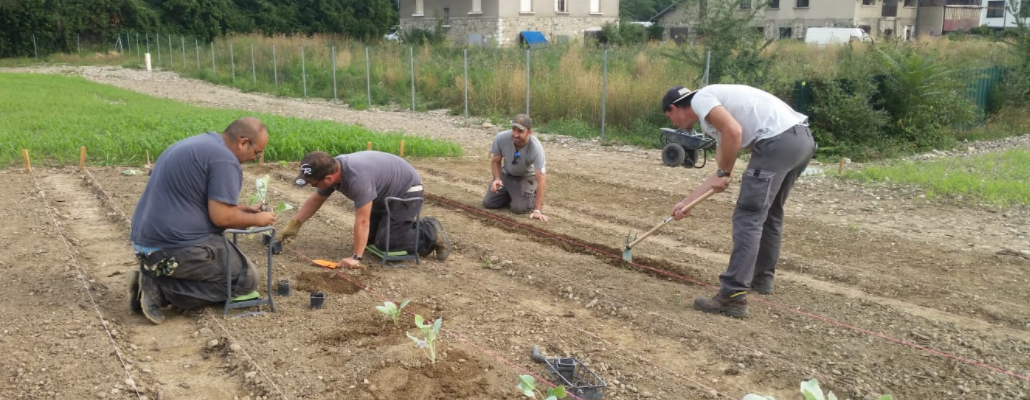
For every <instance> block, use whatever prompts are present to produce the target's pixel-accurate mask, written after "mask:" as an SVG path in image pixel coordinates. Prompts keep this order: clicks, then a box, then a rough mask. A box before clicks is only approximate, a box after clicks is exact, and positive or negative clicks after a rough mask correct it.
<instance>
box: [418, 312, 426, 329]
mask: <svg viewBox="0 0 1030 400" xmlns="http://www.w3.org/2000/svg"><path fill="white" fill-rule="evenodd" d="M415 326H417V327H419V329H421V328H425V326H426V324H425V320H423V319H422V316H421V315H419V314H415Z"/></svg>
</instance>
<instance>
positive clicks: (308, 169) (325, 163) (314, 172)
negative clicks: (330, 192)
mask: <svg viewBox="0 0 1030 400" xmlns="http://www.w3.org/2000/svg"><path fill="white" fill-rule="evenodd" d="M335 163H336V160H335V159H333V157H331V156H330V155H329V153H326V152H324V151H312V152H310V153H308V154H307V155H305V156H304V159H302V160H300V174H299V175H297V180H296V181H295V182H294V183H295V184H296V185H297V186H306V185H307V184H308V181H318V180H321V179H322V178H325V177H326V175H329V174H331V173H333V168H334V164H335Z"/></svg>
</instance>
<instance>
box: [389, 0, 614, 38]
mask: <svg viewBox="0 0 1030 400" xmlns="http://www.w3.org/2000/svg"><path fill="white" fill-rule="evenodd" d="M618 20H619V0H401V2H400V22H401V29H402V30H409V29H411V28H416V27H417V28H423V29H430V30H431V29H435V28H436V26H437V25H439V26H441V27H442V29H444V31H445V32H446V34H447V37H448V38H449V39H450V40H452V41H454V42H455V43H459V44H465V43H469V44H497V45H500V46H505V45H512V44H517V43H518V42H519V33H520V32H522V31H540V32H542V33H543V34H544V35H545V36H546V37H547V39H548V40H549V41H562V40H571V39H578V38H582V37H583V34H584V32H585V31H587V30H591V29H598V28H600V27H601V26H602V25H604V24H605V23H609V22H616V23H617V22H618Z"/></svg>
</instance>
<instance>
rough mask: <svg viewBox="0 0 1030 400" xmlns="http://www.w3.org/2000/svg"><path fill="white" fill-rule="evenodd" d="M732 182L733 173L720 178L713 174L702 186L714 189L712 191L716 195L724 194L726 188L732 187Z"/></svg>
mask: <svg viewBox="0 0 1030 400" xmlns="http://www.w3.org/2000/svg"><path fill="white" fill-rule="evenodd" d="M731 181H733V174H732V172H731V173H730V174H729V175H727V176H723V177H720V176H718V175H716V174H712V176H709V177H708V179H705V182H704V183H703V184H702V185H705V186H708V187H710V188H712V191H714V192H715V193H722V192H723V191H724V190H726V188H728V187H729V186H730V182H731ZM684 204H686V203H684Z"/></svg>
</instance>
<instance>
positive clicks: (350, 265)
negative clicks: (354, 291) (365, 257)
mask: <svg viewBox="0 0 1030 400" xmlns="http://www.w3.org/2000/svg"><path fill="white" fill-rule="evenodd" d="M359 265H361V261H358V260H355V259H354V258H353V257H344V258H343V259H342V260H340V264H339V266H340V267H343V268H347V269H358V268H359V267H358V266H359Z"/></svg>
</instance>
